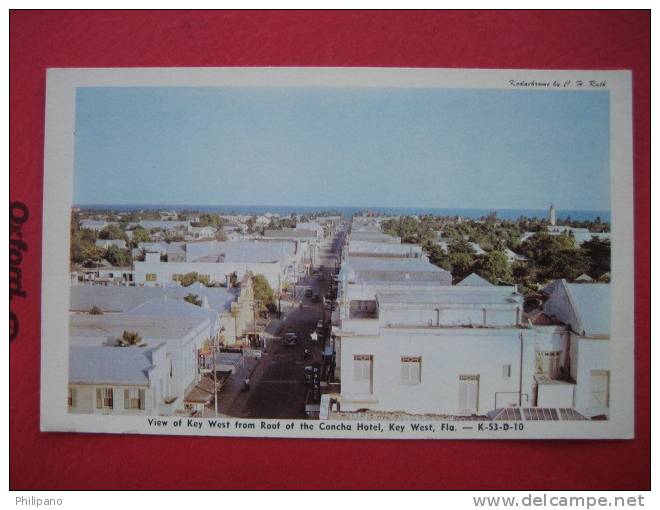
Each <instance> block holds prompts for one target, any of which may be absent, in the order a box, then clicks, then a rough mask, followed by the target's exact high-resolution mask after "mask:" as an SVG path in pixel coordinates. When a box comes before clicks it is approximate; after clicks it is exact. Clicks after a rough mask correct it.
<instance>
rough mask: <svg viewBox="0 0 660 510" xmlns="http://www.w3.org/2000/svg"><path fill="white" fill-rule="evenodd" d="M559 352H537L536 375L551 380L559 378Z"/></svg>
mask: <svg viewBox="0 0 660 510" xmlns="http://www.w3.org/2000/svg"><path fill="white" fill-rule="evenodd" d="M560 361H561V351H539V352H537V353H536V373H537V374H547V375H548V376H549V377H550V378H551V379H557V378H558V377H559V369H560V366H561V365H560Z"/></svg>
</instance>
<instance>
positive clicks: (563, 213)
mask: <svg viewBox="0 0 660 510" xmlns="http://www.w3.org/2000/svg"><path fill="white" fill-rule="evenodd" d="M76 207H79V208H81V209H107V210H113V211H117V212H127V211H133V210H140V209H143V210H168V211H200V212H211V213H218V214H237V215H243V214H244V215H248V214H255V215H261V214H265V213H268V212H270V213H273V214H279V215H280V216H288V215H290V214H291V213H297V214H310V213H316V212H322V211H332V212H336V213H339V214H341V215H342V216H344V217H347V218H350V217H351V216H353V215H354V214H355V213H359V212H365V211H372V212H375V213H380V214H384V215H401V216H414V215H424V214H432V215H434V216H461V217H462V218H470V219H478V218H481V217H483V216H488V215H489V214H491V213H492V212H496V213H497V217H498V218H500V219H503V220H516V219H518V218H520V217H521V216H525V217H527V218H547V217H548V209H460V208H425V207H333V206H302V205H300V206H296V205H292V206H283V205H171V204H160V205H154V204H149V205H146V204H122V205H114V204H81V205H76ZM568 216H570V217H571V219H572V220H577V221H589V220H595V219H596V218H597V217H600V219H601V220H602V221H604V222H608V223H609V222H610V211H587V210H562V209H558V210H557V218H558V219H560V218H567V217H568Z"/></svg>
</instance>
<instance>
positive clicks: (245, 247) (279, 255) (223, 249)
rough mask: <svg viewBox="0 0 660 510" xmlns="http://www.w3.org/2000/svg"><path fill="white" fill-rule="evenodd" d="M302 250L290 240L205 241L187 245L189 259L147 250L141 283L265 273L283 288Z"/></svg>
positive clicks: (138, 273)
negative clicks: (189, 276)
mask: <svg viewBox="0 0 660 510" xmlns="http://www.w3.org/2000/svg"><path fill="white" fill-rule="evenodd" d="M301 258H302V254H301V253H300V252H299V251H298V250H297V245H296V243H294V242H288V241H277V242H276V241H202V242H198V243H188V244H186V246H185V259H183V258H181V257H177V258H176V259H173V258H172V257H170V256H169V253H168V259H167V262H161V257H160V253H146V254H145V260H144V261H139V262H135V283H136V284H137V285H148V286H162V285H167V284H170V283H172V282H178V281H179V280H180V279H181V277H182V276H183V275H185V274H186V273H191V272H196V273H198V274H199V275H202V276H205V277H207V278H208V279H209V281H211V282H216V283H219V284H226V283H227V282H228V281H229V280H230V278H231V276H232V275H233V274H235V275H237V276H238V278H239V279H241V278H243V277H244V276H245V275H247V274H248V273H252V274H254V275H257V274H262V275H264V276H265V277H266V279H267V280H268V283H269V284H270V286H271V287H272V288H273V289H274V290H275V291H279V290H280V289H281V287H282V285H283V284H284V283H285V282H287V281H290V280H292V279H293V278H294V274H295V271H296V266H297V265H300V263H301V262H300V259H301Z"/></svg>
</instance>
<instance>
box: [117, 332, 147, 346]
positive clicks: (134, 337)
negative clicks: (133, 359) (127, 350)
mask: <svg viewBox="0 0 660 510" xmlns="http://www.w3.org/2000/svg"><path fill="white" fill-rule="evenodd" d="M141 344H142V337H141V336H140V335H139V334H138V333H137V332H135V331H124V332H123V333H122V335H121V337H119V338H117V346H118V347H131V346H135V345H138V346H139V345H141ZM142 345H143V344H142Z"/></svg>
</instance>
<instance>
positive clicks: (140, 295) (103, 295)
mask: <svg viewBox="0 0 660 510" xmlns="http://www.w3.org/2000/svg"><path fill="white" fill-rule="evenodd" d="M189 294H193V295H194V296H197V298H198V299H200V301H202V305H203V308H204V309H205V310H206V312H207V313H206V316H208V317H209V318H210V321H211V326H210V327H211V330H212V332H213V334H214V335H216V334H219V341H220V342H221V343H223V344H225V345H233V344H235V343H236V341H237V340H238V339H239V338H240V337H241V336H242V335H244V334H245V333H246V331H247V328H248V324H249V323H250V321H252V318H253V311H252V306H253V303H252V300H253V293H252V285H251V281H250V280H249V279H246V280H244V281H242V282H241V288H240V289H238V288H237V289H224V288H217V287H206V286H204V285H202V284H200V283H194V284H192V285H190V286H189V287H182V286H180V285H175V286H167V287H119V286H107V287H103V286H88V285H78V286H73V287H71V289H70V301H69V303H70V305H69V308H70V311H71V312H72V313H86V312H89V310H90V309H91V308H92V307H94V306H95V307H97V308H98V309H99V310H101V311H102V312H103V313H104V314H117V313H122V314H129V315H135V314H139V313H141V314H143V315H156V316H157V315H163V316H177V315H179V313H180V312H181V310H180V309H177V308H175V307H177V306H179V305H180V304H181V303H183V304H184V305H185V307H184V311H185V313H186V314H190V313H193V312H194V311H195V310H201V309H200V308H199V307H196V306H195V307H194V308H190V307H191V306H193V305H189V304H188V303H186V302H185V301H184V298H185V297H186V296H188V295H189ZM191 311H192V312H191ZM209 311H212V312H213V313H214V315H215V316H214V315H213V314H209V313H208V312H209ZM197 315H198V316H199V315H200V314H197ZM201 316H204V315H201Z"/></svg>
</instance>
